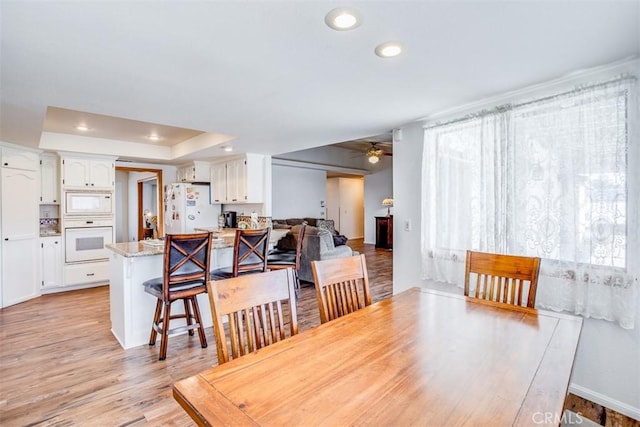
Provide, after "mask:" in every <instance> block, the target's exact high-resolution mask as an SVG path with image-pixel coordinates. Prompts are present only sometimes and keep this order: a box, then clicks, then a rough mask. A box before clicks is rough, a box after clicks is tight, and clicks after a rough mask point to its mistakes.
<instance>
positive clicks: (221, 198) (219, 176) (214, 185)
mask: <svg viewBox="0 0 640 427" xmlns="http://www.w3.org/2000/svg"><path fill="white" fill-rule="evenodd" d="M210 188H211V203H213V204H217V203H225V202H226V201H227V164H226V163H212V164H211V186H210Z"/></svg>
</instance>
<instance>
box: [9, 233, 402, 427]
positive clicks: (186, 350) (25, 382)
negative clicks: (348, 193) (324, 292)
mask: <svg viewBox="0 0 640 427" xmlns="http://www.w3.org/2000/svg"><path fill="white" fill-rule="evenodd" d="M349 246H351V247H352V248H353V249H355V250H357V251H360V252H361V253H364V254H365V255H366V258H367V267H368V271H369V279H370V284H371V290H372V295H373V300H374V302H375V301H379V300H381V299H383V298H386V297H388V296H390V295H391V293H392V285H391V280H392V260H391V258H392V253H391V252H390V251H387V250H382V249H375V248H374V247H373V245H364V244H363V243H362V240H352V241H349ZM151 321H152V319H149V325H150V326H149V327H151ZM298 321H299V327H300V331H304V330H307V329H310V328H313V327H315V326H317V325H318V324H319V323H320V318H319V314H318V306H317V303H316V300H315V289H314V288H313V286H312V285H309V284H306V285H303V286H302V289H301V290H300V294H299V300H298ZM207 341H208V342H209V347H208V348H206V349H202V348H200V345H199V341H198V337H197V334H196V335H195V336H193V337H188V336H186V335H183V336H176V337H172V338H171V339H169V349H168V353H167V360H165V361H158V347H159V343H158V344H156V346H155V347H149V346H146V345H144V346H140V347H137V348H134V349H130V350H126V351H125V350H123V349H122V348H121V347H120V345H119V344H118V343H117V342H116V340H115V338H114V337H113V335H112V334H111V332H110V320H109V289H108V287H106V286H103V287H98V288H92V289H85V290H80V291H72V292H64V293H58V294H50V295H44V296H41V297H39V298H36V299H34V300H31V301H28V302H25V303H22V304H18V305H15V306H12V307H8V308H5V309H2V310H0V385H1V386H0V425H2V426H31V425H61V426H66V425H91V426H125V425H163V426H164V425H176V426H185V425H193V423H192V422H191V419H190V418H189V417H188V416H187V414H186V413H185V412H184V411H183V410H182V408H181V407H180V406H179V405H178V404H177V403H176V402H175V400H174V399H173V397H172V394H171V386H172V384H173V383H174V382H176V381H178V380H180V379H183V378H185V377H188V376H191V375H195V374H197V373H198V372H200V371H202V370H205V369H207V368H209V367H210V366H212V365H215V364H216V363H217V362H216V350H215V348H216V347H215V341H214V337H213V333H212V331H211V329H209V330H207Z"/></svg>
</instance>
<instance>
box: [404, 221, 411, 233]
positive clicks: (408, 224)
mask: <svg viewBox="0 0 640 427" xmlns="http://www.w3.org/2000/svg"><path fill="white" fill-rule="evenodd" d="M404 231H411V220H410V219H405V220H404Z"/></svg>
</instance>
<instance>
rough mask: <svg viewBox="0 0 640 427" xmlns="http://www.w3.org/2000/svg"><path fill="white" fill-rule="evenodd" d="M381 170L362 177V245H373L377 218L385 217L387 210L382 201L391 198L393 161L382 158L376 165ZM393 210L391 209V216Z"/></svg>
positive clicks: (388, 158) (385, 157)
mask: <svg viewBox="0 0 640 427" xmlns="http://www.w3.org/2000/svg"><path fill="white" fill-rule="evenodd" d="M377 164H378V165H380V164H382V165H381V166H382V167H381V168H380V169H379V170H378V171H376V172H374V173H372V174H371V175H365V177H364V243H371V244H375V242H376V220H375V217H377V216H386V215H387V208H386V207H383V206H382V200H383V199H386V198H389V197H391V198H393V167H392V165H393V159H392V158H391V157H388V156H384V157H383V158H382V160H381V161H379V162H378V163H377ZM393 213H394V208H393V207H392V208H391V214H392V215H393Z"/></svg>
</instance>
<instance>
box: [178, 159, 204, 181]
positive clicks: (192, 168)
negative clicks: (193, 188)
mask: <svg viewBox="0 0 640 427" xmlns="http://www.w3.org/2000/svg"><path fill="white" fill-rule="evenodd" d="M210 178H211V176H210V164H209V162H201V161H193V162H191V163H189V164H186V165H182V166H178V168H177V170H176V180H177V181H178V182H209V180H210Z"/></svg>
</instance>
